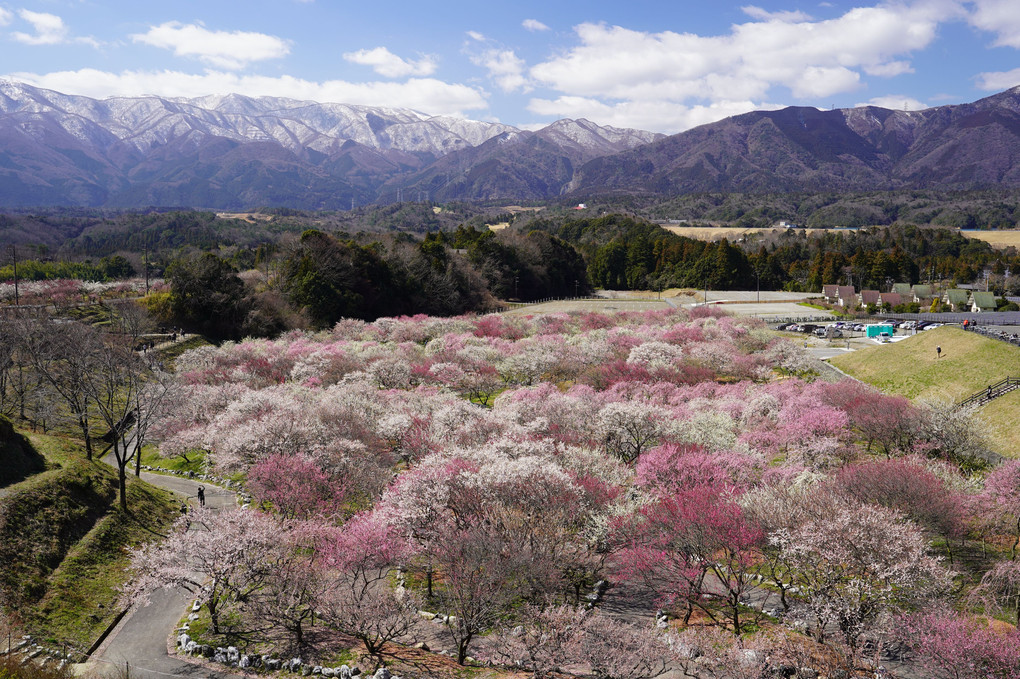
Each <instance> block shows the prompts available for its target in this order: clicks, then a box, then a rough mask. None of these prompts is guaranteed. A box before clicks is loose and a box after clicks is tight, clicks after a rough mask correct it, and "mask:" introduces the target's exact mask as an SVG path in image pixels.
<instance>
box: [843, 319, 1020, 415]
mask: <svg viewBox="0 0 1020 679" xmlns="http://www.w3.org/2000/svg"><path fill="white" fill-rule="evenodd" d="M936 346H941V347H942V358H941V359H937V358H936V353H935V347H936ZM831 363H832V364H833V365H834V366H836V367H837V368H839V369H840V370H843V371H844V372H847V373H849V374H851V375H853V376H854V377H856V378H858V379H861V380H864V381H865V382H868V383H870V384H874V385H875V386H876V387H878V388H879V389H881V390H882V391H885V392H888V393H892V394H902V395H904V396H906V397H908V398H948V399H951V400H954V401H958V400H962V399H964V398H966V397H967V396H970V395H971V394H973V393H975V392H977V391H980V390H981V389H983V388H985V387H987V386H988V385H989V384H993V383H995V382H998V381H999V380H1001V379H1002V378H1003V377H1007V376H1010V377H1020V347H1015V346H1013V345H1011V344H1006V343H1005V342H1000V341H998V340H993V339H988V338H986V337H982V336H981V335H978V334H976V333H971V332H964V331H963V330H961V329H960V328H953V327H942V328H936V329H935V330H927V331H925V332H920V333H918V334H917V335H914V336H913V337H910V338H908V339H905V340H902V341H900V342H894V343H892V344H886V345H882V346H875V347H873V348H869V349H862V350H860V351H854V352H851V353H849V354H844V355H842V356H837V357H835V358H833V359H832V361H831Z"/></svg>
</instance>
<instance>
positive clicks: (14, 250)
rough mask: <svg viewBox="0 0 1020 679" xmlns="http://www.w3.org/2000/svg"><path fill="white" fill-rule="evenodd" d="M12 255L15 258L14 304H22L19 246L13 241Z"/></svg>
mask: <svg viewBox="0 0 1020 679" xmlns="http://www.w3.org/2000/svg"><path fill="white" fill-rule="evenodd" d="M11 257H12V258H13V259H14V306H21V297H20V296H19V295H18V246H17V245H14V244H13V243H12V244H11Z"/></svg>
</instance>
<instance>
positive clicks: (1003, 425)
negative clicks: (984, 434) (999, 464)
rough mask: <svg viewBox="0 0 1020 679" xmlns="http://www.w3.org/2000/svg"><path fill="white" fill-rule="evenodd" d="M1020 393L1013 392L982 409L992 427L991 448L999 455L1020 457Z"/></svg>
mask: <svg viewBox="0 0 1020 679" xmlns="http://www.w3.org/2000/svg"><path fill="white" fill-rule="evenodd" d="M1018 416H1020V391H1013V392H1010V393H1008V394H1006V395H1005V396H1002V397H1000V398H997V399H995V400H994V401H992V402H991V403H989V404H988V405H986V406H984V407H983V408H981V417H983V418H984V419H985V420H986V421H987V422H988V423H989V424H990V425H991V426H992V427H993V430H994V431H993V435H992V445H991V448H992V450H994V451H995V452H997V453H998V454H999V455H1005V456H1006V457H1020V427H1017V419H1018Z"/></svg>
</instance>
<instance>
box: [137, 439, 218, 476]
mask: <svg viewBox="0 0 1020 679" xmlns="http://www.w3.org/2000/svg"><path fill="white" fill-rule="evenodd" d="M205 458H206V454H205V451H201V450H196V451H192V452H190V453H188V456H187V459H185V458H184V457H181V456H180V455H176V456H174V457H161V456H160V454H159V448H157V447H156V446H153V445H145V446H143V447H142V464H147V465H149V466H150V467H162V468H163V469H171V470H173V471H179V472H195V473H196V474H204V473H205V472H206V471H207V470H206V465H205Z"/></svg>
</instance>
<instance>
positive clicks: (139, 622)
mask: <svg viewBox="0 0 1020 679" xmlns="http://www.w3.org/2000/svg"><path fill="white" fill-rule="evenodd" d="M103 460H104V461H105V462H107V463H110V462H113V464H114V465H116V462H114V461H113V459H112V453H111V454H110V455H107V456H106V457H104V458H103ZM132 473H133V470H132ZM142 480H144V481H145V482H146V483H151V484H152V485H154V486H158V487H159V488H165V489H167V490H170V491H172V492H174V493H175V494H177V495H178V496H179V497H180V499H181V500H182V501H187V502H188V503H189V504H192V505H195V504H197V502H198V501H197V499H196V496H197V495H198V487H199V486H200V485H205V501H206V505H208V506H210V507H213V508H219V509H222V508H224V507H232V506H233V505H234V493H233V492H231V491H229V490H225V489H223V488H218V487H216V486H210V485H208V484H206V483H204V482H200V481H193V480H191V479H182V478H180V477H177V476H164V475H162V474H150V473H148V472H142ZM193 600H194V595H193V594H192V593H191V592H188V591H187V590H185V589H175V590H165V589H164V590H159V591H157V592H155V593H153V594H152V596H151V597H150V603H149V605H148V606H144V605H135V606H134V607H132V608H131V610H130V611H128V613H127V615H125V616H124V618H123V619H122V620H121V621H120V623H119V624H118V625H117V627H116V628H115V629H114V630H113V631H112V632H111V633H110V636H109V637H108V638H107V639H106V641H104V642H103V645H102V646H100V647H99V649H98V650H97V651H96V652H95V653H93V654H92V657H91V658H90V659H89V661H88V663H86V664H85V667H86V668H88V669H90V670H91V669H95V670H96V671H97V672H99V673H101V674H103V675H105V676H117V677H123V678H126V676H127V675H126V674H124V671H125V668H128V669H129V672H130V676H132V677H140V678H143V679H159V678H160V677H167V676H177V677H202V678H203V679H205V678H206V677H213V678H220V679H227V678H229V677H232V676H234V675H230V674H226V673H218V672H213V671H210V670H209V669H208V668H206V667H199V666H197V665H192V664H190V663H186V662H184V661H182V660H178V659H177V658H175V657H172V656H170V655H169V654H168V653H167V641H166V640H167V636H168V635H169V634H170V632H171V630H173V629H174V628H175V627H176V626H177V623H178V622H179V621H180V619H181V616H182V615H183V614H184V612H185V611H186V610H187V608H188V606H189V604H190V603H191V602H192V601H193Z"/></svg>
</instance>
